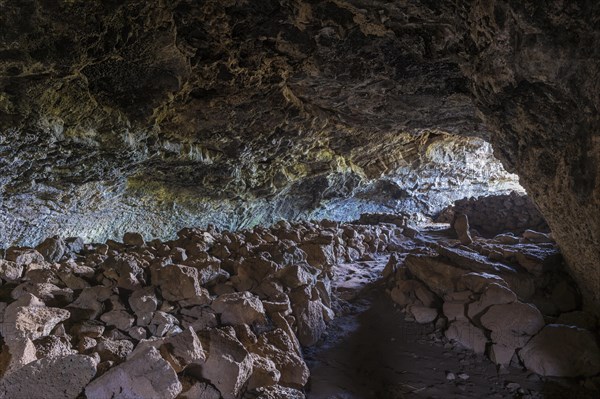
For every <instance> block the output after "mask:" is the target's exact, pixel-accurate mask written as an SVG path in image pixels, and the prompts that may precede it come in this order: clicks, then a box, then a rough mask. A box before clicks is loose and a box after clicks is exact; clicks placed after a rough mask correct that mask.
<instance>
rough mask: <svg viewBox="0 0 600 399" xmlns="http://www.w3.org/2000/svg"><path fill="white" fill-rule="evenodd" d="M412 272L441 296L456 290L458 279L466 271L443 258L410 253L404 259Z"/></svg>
mask: <svg viewBox="0 0 600 399" xmlns="http://www.w3.org/2000/svg"><path fill="white" fill-rule="evenodd" d="M404 263H405V264H406V267H408V269H409V270H410V272H411V273H412V274H413V275H414V276H415V277H416V278H418V279H419V280H420V281H421V282H423V283H424V284H425V285H426V286H427V287H429V289H430V290H431V291H433V292H434V293H435V294H437V295H439V296H444V295H445V294H447V293H450V292H454V291H456V281H457V280H459V279H460V278H461V276H462V275H463V274H465V272H464V271H463V270H461V269H459V268H457V267H454V266H452V265H449V264H447V263H445V262H443V261H442V260H441V258H434V257H430V256H423V255H412V254H411V255H408V256H407V257H406V260H405V261H404Z"/></svg>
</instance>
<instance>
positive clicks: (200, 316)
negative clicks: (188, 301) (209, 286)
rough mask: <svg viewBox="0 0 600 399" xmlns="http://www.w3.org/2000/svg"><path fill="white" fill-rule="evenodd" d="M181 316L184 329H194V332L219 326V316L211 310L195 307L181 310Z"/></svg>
mask: <svg viewBox="0 0 600 399" xmlns="http://www.w3.org/2000/svg"><path fill="white" fill-rule="evenodd" d="M181 314H182V315H183V317H182V318H183V321H182V325H183V327H184V328H187V327H192V328H193V329H194V331H199V330H207V329H209V328H213V327H217V325H218V321H217V316H216V314H215V312H214V311H213V310H212V309H211V308H207V307H204V306H194V307H192V308H186V309H181Z"/></svg>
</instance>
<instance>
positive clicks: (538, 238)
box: [523, 230, 554, 244]
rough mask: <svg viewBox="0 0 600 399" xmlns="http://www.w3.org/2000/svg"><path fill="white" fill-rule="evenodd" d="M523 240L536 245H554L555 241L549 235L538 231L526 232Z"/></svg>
mask: <svg viewBox="0 0 600 399" xmlns="http://www.w3.org/2000/svg"><path fill="white" fill-rule="evenodd" d="M523 238H525V239H526V240H527V241H529V242H534V243H538V244H540V243H553V242H554V240H553V239H552V238H550V236H549V235H548V234H544V233H540V232H538V231H533V230H525V231H524V232H523Z"/></svg>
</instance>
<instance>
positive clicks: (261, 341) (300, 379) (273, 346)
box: [250, 328, 310, 389]
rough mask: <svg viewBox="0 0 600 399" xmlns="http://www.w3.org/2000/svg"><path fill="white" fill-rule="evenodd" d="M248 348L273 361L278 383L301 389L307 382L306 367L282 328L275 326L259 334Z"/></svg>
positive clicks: (307, 372)
mask: <svg viewBox="0 0 600 399" xmlns="http://www.w3.org/2000/svg"><path fill="white" fill-rule="evenodd" d="M250 349H251V350H252V352H253V353H256V354H258V355H260V356H261V357H264V358H266V359H269V360H271V361H272V362H273V363H275V367H276V368H277V370H278V371H279V372H280V373H281V377H280V379H279V384H281V385H284V386H290V387H293V388H298V389H302V388H303V387H304V386H305V385H306V383H307V382H308V377H309V376H310V372H309V370H308V367H307V366H306V363H305V362H304V359H302V357H301V356H300V355H299V354H298V351H297V350H296V347H295V345H294V343H293V341H292V339H291V338H290V336H289V335H288V334H286V332H285V331H284V330H283V329H281V328H277V329H275V330H273V331H269V332H266V333H263V334H261V335H259V336H258V339H257V342H256V343H255V344H254V345H252V347H251V348H250Z"/></svg>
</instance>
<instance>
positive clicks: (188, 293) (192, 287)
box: [152, 265, 208, 301]
mask: <svg viewBox="0 0 600 399" xmlns="http://www.w3.org/2000/svg"><path fill="white" fill-rule="evenodd" d="M155 271H156V273H157V274H158V276H157V278H156V279H155V278H154V276H153V277H152V279H153V281H154V280H156V281H157V282H158V284H159V286H160V289H161V293H162V296H163V298H164V299H166V300H167V301H181V300H185V299H191V298H197V297H207V296H208V291H206V289H204V288H202V287H200V284H199V282H198V270H197V269H195V268H193V267H189V266H182V265H167V266H165V267H162V268H158V269H155Z"/></svg>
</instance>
